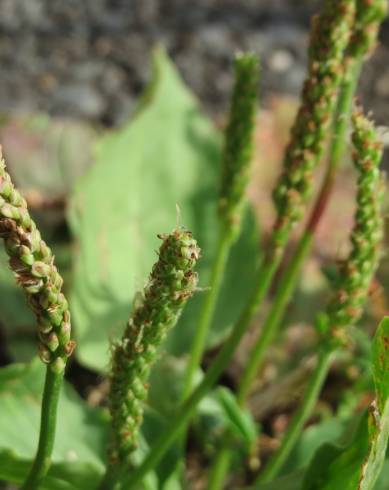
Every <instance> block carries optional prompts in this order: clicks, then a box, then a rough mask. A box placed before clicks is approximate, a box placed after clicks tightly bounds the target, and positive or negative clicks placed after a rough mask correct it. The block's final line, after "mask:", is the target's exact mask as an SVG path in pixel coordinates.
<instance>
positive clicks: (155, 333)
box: [109, 230, 200, 464]
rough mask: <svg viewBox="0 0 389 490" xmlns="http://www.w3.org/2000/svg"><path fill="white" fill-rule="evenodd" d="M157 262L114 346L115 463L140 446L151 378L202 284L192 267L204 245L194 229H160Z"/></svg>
mask: <svg viewBox="0 0 389 490" xmlns="http://www.w3.org/2000/svg"><path fill="white" fill-rule="evenodd" d="M160 238H161V239H162V240H163V242H162V245H161V247H160V250H159V259H158V262H156V264H155V265H154V267H153V270H152V272H151V275H150V279H149V283H148V284H147V286H146V288H145V290H144V293H143V298H142V301H141V302H140V304H138V305H136V306H135V310H134V311H133V313H132V315H131V318H130V320H129V322H128V325H127V328H126V330H125V332H124V334H123V337H122V339H121V341H120V342H118V343H117V344H116V345H115V346H114V347H113V353H112V370H111V375H110V378H111V379H110V381H111V389H110V396H109V399H110V411H111V416H112V434H111V445H110V450H109V453H110V454H109V456H110V460H111V462H112V463H113V464H115V463H122V462H124V461H126V460H127V458H128V456H129V454H130V453H131V452H132V451H133V450H134V449H135V448H136V446H137V441H138V434H139V427H140V424H141V422H142V416H143V402H144V400H145V399H146V396H147V392H148V385H147V379H148V377H149V374H150V369H151V367H152V364H153V362H154V361H155V360H156V357H157V349H158V347H159V346H160V344H161V342H162V341H163V339H164V338H165V336H166V334H167V332H168V330H169V329H170V328H172V327H173V326H174V325H175V324H176V322H177V320H178V317H179V315H180V313H181V311H182V309H183V307H184V305H185V303H186V301H187V300H188V299H189V298H190V297H191V296H192V295H193V293H194V291H195V290H196V287H197V282H198V279H197V274H196V273H195V272H194V271H193V268H194V266H195V264H196V262H197V260H198V258H199V255H200V249H199V248H198V246H197V243H196V241H195V240H194V238H193V237H192V234H191V233H190V232H189V231H185V230H174V231H173V232H172V233H170V234H168V235H161V236H160Z"/></svg>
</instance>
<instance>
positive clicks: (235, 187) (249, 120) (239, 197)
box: [219, 53, 259, 233]
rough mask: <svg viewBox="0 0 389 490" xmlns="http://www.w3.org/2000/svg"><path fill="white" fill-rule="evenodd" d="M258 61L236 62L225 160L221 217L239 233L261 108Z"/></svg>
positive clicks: (251, 56)
mask: <svg viewBox="0 0 389 490" xmlns="http://www.w3.org/2000/svg"><path fill="white" fill-rule="evenodd" d="M258 73H259V69H258V60H257V57H256V56H255V55H254V54H250V53H246V54H240V55H238V56H237V57H236V59H235V85H234V90H233V94H232V99H231V107H230V114H229V121H228V126H227V128H226V131H225V141H224V151H223V157H222V185H221V193H220V204H219V208H220V215H221V218H222V219H223V220H224V221H225V222H226V224H227V226H228V227H232V228H233V229H234V230H235V231H236V233H238V232H239V223H240V220H241V214H242V211H241V208H242V204H243V202H244V192H245V189H246V186H247V182H248V179H249V168H250V163H251V158H252V154H253V133H254V129H255V115H256V109H257V107H256V106H257V86H258Z"/></svg>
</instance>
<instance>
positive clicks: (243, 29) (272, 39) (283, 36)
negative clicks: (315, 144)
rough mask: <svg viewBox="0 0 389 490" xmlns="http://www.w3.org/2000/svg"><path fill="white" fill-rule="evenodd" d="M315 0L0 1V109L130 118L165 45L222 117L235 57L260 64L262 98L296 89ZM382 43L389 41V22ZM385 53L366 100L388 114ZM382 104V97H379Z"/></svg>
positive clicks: (369, 73)
mask: <svg viewBox="0 0 389 490" xmlns="http://www.w3.org/2000/svg"><path fill="white" fill-rule="evenodd" d="M320 3H322V2H321V1H319V0H272V1H268V0H194V1H191V2H189V1H188V0H84V1H82V2H80V1H78V0H66V1H63V0H0V9H1V18H0V64H1V68H2V69H1V72H0V112H3V113H4V112H5V113H10V112H11V113H15V112H26V111H27V112H31V111H34V112H35V111H46V112H49V113H50V114H55V115H61V116H70V117H74V118H83V119H88V120H91V121H96V122H98V123H103V124H104V125H108V126H112V125H117V124H120V123H121V122H123V121H124V120H126V118H128V116H129V115H130V114H131V111H132V109H133V107H134V101H135V100H136V97H137V96H138V94H139V93H140V92H141V90H142V89H143V87H144V86H145V84H146V83H147V81H148V80H149V78H150V53H151V50H152V47H153V46H154V45H155V44H156V43H161V44H163V45H164V46H165V47H166V48H167V50H168V52H169V53H170V55H171V56H172V58H173V59H174V61H175V62H176V63H177V65H178V67H179V69H180V71H181V73H182V75H183V77H184V79H185V80H186V82H187V83H188V84H189V86H190V87H191V88H192V89H193V91H194V92H195V93H196V94H197V96H198V97H199V99H200V100H201V102H202V104H203V105H204V107H205V109H206V110H207V112H210V113H211V114H220V113H223V112H224V111H225V109H226V106H227V102H228V94H229V92H230V88H231V59H232V57H233V54H234V53H235V52H236V51H238V50H242V49H251V50H254V51H255V52H257V53H258V54H259V55H260V56H261V60H262V67H263V69H262V94H263V100H266V97H267V95H268V94H271V93H289V94H296V95H297V94H298V92H299V90H300V87H301V83H302V80H303V77H304V73H305V63H306V42H307V32H308V28H309V19H310V17H311V15H312V14H313V13H314V12H315V11H316V10H317V8H318V6H319V5H320ZM381 39H382V41H383V42H384V45H385V46H386V48H387V47H388V46H389V28H388V25H386V26H385V27H384V29H383V32H382V36H381ZM388 61H389V52H388V49H385V47H382V48H381V49H379V50H378V52H377V54H376V56H375V57H374V59H373V61H372V62H371V63H370V64H369V67H368V69H367V70H366V75H365V79H364V83H363V94H364V99H365V100H366V101H367V105H368V107H369V108H372V109H374V110H375V112H376V117H377V118H378V121H379V123H380V124H383V123H385V122H386V121H388V120H389V117H388V103H387V102H389V63H388ZM385 102H386V103H385Z"/></svg>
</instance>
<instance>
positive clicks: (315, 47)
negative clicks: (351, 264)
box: [273, 0, 355, 252]
mask: <svg viewBox="0 0 389 490" xmlns="http://www.w3.org/2000/svg"><path fill="white" fill-rule="evenodd" d="M354 14H355V2H354V0H352V1H351V0H326V3H325V5H324V8H323V11H322V12H321V13H320V14H319V15H317V16H316V17H314V19H313V23H312V31H311V41H310V48H309V67H308V68H309V70H308V77H307V79H306V81H305V83H304V87H303V91H302V103H301V107H300V110H299V112H298V114H297V117H296V120H295V123H294V126H293V128H292V131H291V141H290V143H289V146H288V147H287V149H286V154H285V160H284V170H283V173H282V175H281V177H280V179H279V182H278V185H277V186H276V188H275V191H274V195H273V198H274V203H275V206H276V209H277V222H276V225H275V233H274V245H275V247H274V248H273V250H274V251H275V252H276V251H277V250H279V249H280V248H282V245H283V241H284V239H285V236H287V235H288V234H289V232H290V230H291V229H292V228H293V226H294V225H295V224H296V223H297V222H298V221H300V219H301V218H302V216H303V214H304V211H305V205H306V203H307V200H308V199H309V196H310V194H311V190H312V174H313V171H314V169H315V168H316V166H317V164H318V162H319V160H320V158H321V156H322V153H323V147H324V143H325V139H326V136H327V130H328V127H329V125H330V123H331V118H332V113H333V110H334V106H335V103H336V99H337V90H338V86H339V82H340V80H341V77H342V74H343V69H344V66H343V64H344V63H343V62H344V55H345V50H346V47H347V45H348V42H349V39H350V36H351V31H352V24H353V20H354Z"/></svg>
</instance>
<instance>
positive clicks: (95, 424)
mask: <svg viewBox="0 0 389 490" xmlns="http://www.w3.org/2000/svg"><path fill="white" fill-rule="evenodd" d="M386 11H387V5H386V0H375V1H370V0H325V2H324V5H323V7H322V11H321V12H320V13H319V14H318V15H317V16H315V17H314V19H313V21H312V29H311V37H310V44H309V50H308V74H307V77H306V80H305V82H304V85H303V89H302V93H301V105H300V108H299V110H298V111H297V114H296V117H295V121H294V123H293V125H292V129H291V133H290V141H289V143H288V145H287V146H286V149H285V155H284V159H283V165H282V170H281V174H280V177H279V179H278V181H277V183H276V185H275V188H274V190H273V201H274V207H275V212H276V213H275V220H274V224H273V226H272V228H271V231H270V234H269V236H268V237H267V238H266V237H265V238H264V239H263V243H261V244H260V246H259V244H258V233H257V228H256V221H255V218H253V214H252V210H251V209H250V204H249V202H248V200H247V198H246V194H247V193H246V190H247V186H248V184H249V182H250V175H251V174H250V172H251V168H250V165H251V163H252V160H253V155H254V139H255V131H256V127H257V123H258V124H259V126H260V124H261V116H260V115H259V116H258V115H257V109H258V98H257V92H258V83H259V63H258V60H257V57H256V55H255V54H253V53H241V54H238V55H237V56H236V58H235V65H234V68H235V83H234V87H233V90H232V95H231V103H230V110H229V114H228V120H227V122H226V125H225V130H224V132H223V134H222V135H221V137H220V135H219V134H218V133H217V131H216V130H215V128H214V127H213V126H212V125H211V124H209V123H208V122H207V121H206V120H205V118H204V117H203V116H202V115H200V113H199V112H198V110H197V103H196V101H195V100H194V99H193V97H192V96H191V95H190V94H189V93H188V92H187V90H186V89H185V87H184V86H183V85H182V82H181V81H180V80H179V78H178V77H177V74H176V72H175V71H174V68H173V67H172V66H171V65H170V64H169V62H168V60H167V58H166V56H165V55H164V53H163V52H162V51H161V50H158V51H157V52H156V58H155V73H154V81H153V83H152V84H151V86H150V88H149V89H148V90H147V91H146V94H145V96H144V97H143V98H142V100H141V102H140V104H139V107H138V110H137V111H136V114H135V117H134V121H132V122H131V123H130V124H129V125H127V126H126V127H125V128H123V129H122V130H120V131H118V132H116V133H112V134H108V135H105V136H103V137H102V139H101V140H100V142H99V144H98V145H97V146H96V149H95V159H96V162H95V164H94V165H92V166H91V168H90V169H89V170H88V171H87V172H86V173H85V175H84V176H83V177H81V178H80V179H79V180H78V182H77V184H76V186H75V189H74V191H73V194H72V198H71V201H70V204H69V209H68V222H69V225H70V228H71V230H72V232H73V235H74V240H75V243H76V246H75V247H74V261H73V263H72V264H70V265H69V264H68V267H69V268H70V272H71V274H67V276H66V277H69V278H71V279H70V280H69V285H68V286H67V287H68V291H69V298H70V307H69V303H68V301H67V300H66V298H65V295H64V292H63V286H64V284H63V279H62V277H61V276H60V274H59V272H58V270H57V266H56V265H55V260H56V259H55V254H54V253H53V252H52V250H51V248H50V247H49V246H48V245H47V244H46V243H45V242H44V241H43V239H42V238H41V234H40V232H39V231H38V227H37V225H36V223H35V221H34V220H33V219H32V217H31V214H30V212H29V210H28V206H27V201H26V199H24V198H23V197H22V195H21V193H20V192H19V191H18V190H16V188H15V186H14V184H13V183H12V180H11V176H10V174H9V173H8V172H7V170H6V167H5V162H4V160H3V158H2V157H1V161H0V235H1V237H2V238H3V241H4V250H5V254H6V255H7V256H8V259H9V267H10V269H11V271H12V272H13V276H14V279H15V281H16V284H17V285H18V286H21V289H22V290H23V291H24V293H25V296H26V297H27V302H28V305H29V307H30V309H31V311H32V313H33V314H34V317H35V323H36V325H37V327H36V336H37V338H38V350H39V357H40V359H41V361H42V362H43V364H44V365H45V366H46V377H45V380H43V377H42V369H41V364H39V363H37V362H36V361H32V363H31V364H15V365H10V366H6V367H4V368H2V369H0V480H3V481H5V482H9V483H12V484H17V485H21V488H23V489H25V490H34V489H39V488H41V489H54V490H57V489H58V490H59V489H65V488H66V489H85V488H88V489H93V488H94V489H100V490H111V489H112V490H113V489H126V490H127V489H129V490H131V489H145V490H170V489H177V488H182V489H184V488H185V489H186V488H191V485H190V481H189V479H188V478H187V474H188V473H190V472H189V471H185V466H186V465H188V466H190V465H191V461H192V459H193V453H194V454H195V455H196V456H197V458H198V459H199V460H200V459H201V461H203V462H204V465H205V466H206V471H205V472H203V473H202V480H201V481H200V487H197V486H195V485H194V486H193V488H208V489H209V490H217V489H229V488H255V489H258V490H261V489H262V490H266V489H268V490H269V489H274V490H277V489H281V488H282V489H286V488H289V489H302V490H315V489H330V488H331V489H335V490H336V489H338V488H339V489H340V488H342V489H343V488H347V489H350V490H352V489H355V490H357V489H358V490H359V489H363V490H372V489H376V490H377V489H381V490H383V489H385V488H387V486H385V481H384V480H383V479H382V478H381V479H380V473H381V472H384V473H385V474H386V475H387V473H388V467H389V463H388V461H387V460H386V459H385V457H386V449H387V442H388V437H389V401H388V398H389V378H388V374H387V373H388V366H389V354H388V348H389V347H388V346H389V318H385V319H384V320H383V321H382V322H381V324H380V326H379V327H378V330H377V333H376V334H375V337H374V340H373V341H371V340H370V338H369V336H368V334H367V333H366V332H364V330H363V329H360V328H357V327H356V325H357V323H358V322H359V321H360V319H361V317H362V315H363V312H364V309H365V306H366V304H367V303H368V300H369V297H370V295H371V289H372V285H373V284H374V281H375V273H376V271H377V269H378V266H379V262H380V260H381V258H382V257H383V255H384V253H383V252H384V246H383V243H384V218H383V216H384V204H385V185H386V183H385V179H384V176H383V174H382V173H381V171H380V163H381V160H382V154H383V143H382V141H381V137H380V132H379V131H378V130H377V128H376V127H375V125H374V123H373V121H372V119H371V117H370V116H367V115H365V114H364V111H363V109H362V108H361V107H360V106H359V105H357V104H356V103H355V102H354V96H355V92H356V88H357V85H358V80H359V77H360V74H361V71H362V67H363V63H364V61H365V60H366V59H367V57H368V56H369V55H370V54H371V53H372V51H373V50H374V47H375V45H376V42H377V34H378V31H379V27H380V25H381V22H382V21H383V19H384V18H385V16H386ZM173 102H174V103H173ZM349 148H350V149H351V160H352V162H353V167H354V173H356V174H357V178H356V185H355V188H356V191H355V213H354V225H353V227H352V229H351V230H350V233H349V239H350V240H349V242H350V244H349V252H348V254H347V255H346V257H345V258H342V259H341V261H340V262H339V261H338V262H339V263H338V267H337V268H334V270H335V269H336V270H335V272H334V273H333V276H331V278H329V280H328V288H327V289H328V290H329V300H328V303H327V306H325V307H324V309H323V311H320V308H317V309H318V311H315V319H314V326H315V329H314V332H315V338H316V343H315V346H314V348H313V353H312V354H313V356H312V359H311V368H310V372H309V373H308V375H307V376H306V378H307V381H306V382H305V381H304V383H303V385H304V387H303V388H304V389H302V395H301V396H300V397H299V400H298V401H297V403H296V401H294V403H291V405H293V407H295V408H296V410H295V413H294V414H293V416H292V417H291V419H290V420H288V423H287V424H286V427H285V428H284V430H283V431H282V434H281V435H279V436H278V437H277V440H276V441H275V444H274V445H273V447H272V448H271V450H270V451H269V450H267V451H266V450H265V449H266V448H264V441H266V437H267V438H268V439H269V431H268V430H267V436H266V435H265V434H261V430H263V431H264V432H266V428H261V426H260V423H261V420H256V417H255V416H254V413H253V412H252V410H251V409H252V408H253V406H252V403H251V401H250V396H251V394H252V393H253V392H256V391H257V388H256V381H257V380H258V379H260V375H261V372H262V369H263V366H264V364H265V361H266V356H267V355H268V353H269V351H271V349H272V348H273V347H274V346H273V344H274V343H275V342H276V341H277V340H280V336H281V335H280V334H281V332H280V328H281V326H283V324H286V323H287V321H286V313H287V311H288V309H287V308H288V305H289V303H290V302H291V300H292V298H293V297H294V295H295V294H296V292H297V288H298V284H299V278H300V276H301V271H302V267H303V265H304V263H306V261H307V260H308V258H309V255H310V252H311V249H312V245H313V241H314V236H315V232H316V231H317V228H318V225H319V224H320V222H321V219H322V216H323V214H324V212H325V210H326V208H327V206H328V204H329V202H330V201H331V198H332V190H333V187H334V183H335V181H336V178H337V174H338V170H339V168H340V167H341V166H342V165H343V164H345V165H346V162H347V158H346V157H347V156H348V153H349ZM128 149H130V153H129V152H128V151H127V150H128ZM321 166H323V167H324V171H323V172H322V173H321V174H322V175H324V177H322V178H321V180H320V177H318V175H320V171H319V172H317V170H318V169H319V167H321ZM351 175H352V174H351V173H350V172H349V176H351ZM315 192H316V194H317V195H316V197H314V198H313V197H312V196H313V195H314V193H315ZM311 201H313V202H311ZM177 203H178V205H179V206H180V209H181V211H180V213H179V214H180V216H181V215H182V216H183V221H184V223H186V224H187V226H188V228H186V227H184V226H181V223H180V220H181V217H180V216H179V217H178V221H179V223H178V224H177V225H176V228H175V229H174V230H173V231H172V232H170V233H161V232H162V231H163V230H164V229H165V228H166V229H169V228H168V227H170V229H171V227H172V225H171V223H172V221H174V213H175V212H176V211H175V209H176V206H175V205H176V204H177ZM156 237H158V238H159V239H160V240H162V244H161V245H160V247H159V250H158V252H157V260H156V262H155V263H154V265H152V263H153V261H154V254H153V253H152V250H153V247H154V246H155V245H156V243H157V242H156V240H155V238H156ZM198 244H199V245H198ZM200 246H201V252H200ZM54 247H55V244H54ZM54 247H53V248H54ZM150 268H151V272H150V273H149V279H148V281H147V283H146V285H145V286H144V288H142V287H139V284H136V283H137V281H139V279H140V278H144V277H146V276H147V274H148V271H149V270H150ZM7 281H8V282H7V283H5V282H4V281H3V279H2V277H0V287H1V288H2V289H3V290H4V291H5V293H6V294H5V296H4V297H5V298H6V300H7V301H6V302H8V300H9V302H11V300H12V305H15V307H14V308H13V310H15V311H13V312H12V313H13V314H14V316H12V319H14V318H16V317H17V315H18V313H20V312H21V311H22V308H24V303H22V302H21V301H22V300H20V298H19V293H18V290H17V289H16V288H14V287H13V286H12V285H10V281H9V277H8V279H7ZM5 284H6V286H5ZM187 303H188V305H187ZM2 306H3V307H4V309H6V305H5V302H4V301H3V305H2ZM186 306H187V307H186ZM184 308H185V309H184ZM70 309H71V310H72V318H73V319H74V322H75V326H76V329H75V335H76V340H77V344H78V348H77V349H76V351H75V353H76V355H75V357H77V360H78V362H79V363H80V364H81V365H83V366H85V367H88V368H90V369H91V370H94V371H97V372H99V371H100V377H99V378H98V379H97V388H95V389H94V391H93V397H92V398H93V399H94V400H96V397H97V400H98V401H97V402H96V401H95V403H94V404H95V406H94V407H91V406H90V404H89V405H88V403H87V402H86V401H85V400H82V399H81V398H80V397H79V395H77V394H76V393H75V391H74V390H73V389H72V387H71V386H70V384H69V382H68V381H65V382H64V377H65V368H66V365H67V363H68V359H69V358H70V356H71V355H72V353H73V350H74V348H75V345H76V341H75V340H74V339H73V337H72V331H71V316H70ZM18 310H20V311H18ZM4 318H5V317H4ZM4 318H2V321H3V322H6V320H5V319H4ZM259 318H261V319H263V322H262V325H261V326H260V328H258V325H259V323H260V322H258V319H259ZM12 321H14V320H12ZM12 321H11V323H12ZM365 323H366V322H365ZM173 327H174V328H173ZM252 333H254V340H253V341H252V342H251V344H252V345H251V347H250V349H248V352H247V353H246V355H245V359H244V362H243V368H242V373H241V375H239V376H238V379H237V380H236V379H235V383H231V382H230V383H226V382H225V381H226V379H228V378H226V377H223V373H226V372H227V371H228V368H229V366H230V365H231V362H232V360H233V358H234V355H235V354H236V352H237V349H238V346H239V345H240V344H241V341H242V339H243V338H244V337H245V336H246V335H252ZM212 348H213V350H212ZM358 349H365V351H364V354H363V356H362V358H363V363H364V364H363V363H362V362H361V360H360V359H359V357H357V356H355V355H354V354H355V352H357V350H358ZM73 357H74V356H73ZM370 358H371V360H370ZM292 361H293V360H292ZM347 363H349V365H350V366H351V368H353V367H354V368H355V367H356V366H358V368H360V369H361V371H360V372H361V373H362V374H361V377H362V382H361V383H362V385H360V384H358V382H357V380H355V382H354V384H353V385H351V386H349V387H348V390H345V391H346V392H347V393H346V394H348V396H349V398H350V396H351V395H352V396H351V398H352V400H353V403H351V402H350V401H349V398H347V396H346V394H345V393H344V392H343V391H344V390H340V391H341V392H340V393H337V394H336V403H337V404H338V405H339V407H340V408H339V413H340V414H343V415H336V416H335V415H334V416H332V417H331V416H328V414H327V415H325V414H324V415H323V414H321V415H320V412H319V411H318V407H319V406H320V399H321V394H322V390H323V387H324V386H325V385H326V381H327V379H328V376H329V373H330V372H331V371H332V370H333V368H334V366H338V365H340V366H342V365H344V364H347ZM69 364H70V363H69ZM77 369H81V368H80V367H77V364H74V363H73V365H72V366H71V368H70V371H69V373H70V375H69V379H70V378H71V377H72V375H71V373H72V370H76V372H77ZM371 373H372V375H371ZM343 377H344V374H343ZM73 379H74V378H73ZM363 383H365V384H363ZM280 384H281V381H280ZM372 387H373V389H371V388H372ZM42 390H43V391H42ZM369 391H370V393H371V392H373V393H374V394H373V396H371V399H370V403H365V410H362V409H361V406H360V405H361V403H362V400H364V399H366V394H367V393H368V392H369ZM41 392H43V395H41V394H40V393H41ZM350 394H351V395H350ZM38 397H39V403H37V398H38ZM92 398H90V399H89V401H90V400H91V399H92ZM350 403H351V408H350ZM96 405H97V406H96ZM333 411H334V412H335V411H336V410H335V409H333ZM344 414H346V415H344ZM313 415H315V417H313ZM318 417H319V419H320V417H322V418H323V419H324V421H323V422H319V423H317V424H316V425H315V421H316V422H317V420H316V419H317V418H318ZM328 420H330V421H332V422H333V423H334V424H335V425H336V427H337V429H336V431H335V432H336V434H332V436H331V437H330V438H329V436H328V434H326V433H325V431H323V429H321V426H322V425H323V424H325V423H326V422H327V421H328ZM340 420H341V422H340ZM207 424H208V425H207ZM38 425H39V426H40V429H39V437H38V443H37V450H36V452H35V456H34V457H33V456H32V451H33V447H32V443H31V441H30V440H31V439H33V435H34V434H36V435H38V434H37V432H36V431H37V429H38ZM312 430H317V434H319V435H316V442H315V445H314V449H312V447H313V446H308V447H309V449H308V451H306V453H305V457H304V458H303V461H298V460H297V462H296V451H298V449H299V448H300V450H301V448H303V447H304V444H306V442H305V441H306V440H307V437H308V436H307V434H309V433H310V432H312ZM56 433H58V437H57V441H56V440H55V436H56ZM322 443H323V444H322ZM335 443H336V444H335ZM34 444H35V442H34ZM199 452H200V454H199ZM323 462H324V463H323ZM383 478H385V477H383ZM383 481H384V482H383ZM382 482H383V483H382ZM5 488H7V487H5Z"/></svg>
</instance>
